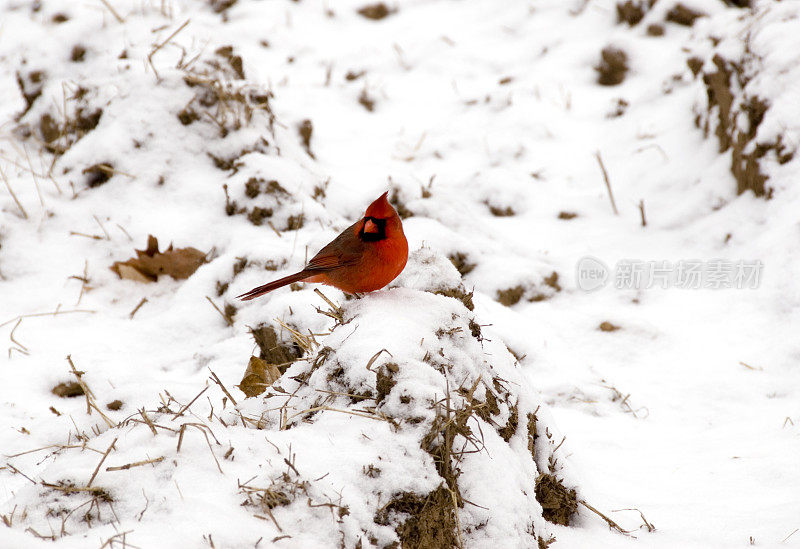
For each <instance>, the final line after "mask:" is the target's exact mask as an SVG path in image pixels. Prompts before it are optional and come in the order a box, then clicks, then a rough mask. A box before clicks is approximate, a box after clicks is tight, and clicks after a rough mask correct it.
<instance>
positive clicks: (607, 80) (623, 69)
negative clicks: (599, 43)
mask: <svg viewBox="0 0 800 549" xmlns="http://www.w3.org/2000/svg"><path fill="white" fill-rule="evenodd" d="M595 70H596V71H597V83H598V84H600V85H601V86H616V85H618V84H621V83H622V82H623V81H624V80H625V75H626V74H627V73H628V54H626V53H625V52H624V51H623V50H621V49H619V48H616V47H614V46H606V47H605V48H603V50H602V51H601V52H600V63H599V64H598V65H597V66H596V67H595Z"/></svg>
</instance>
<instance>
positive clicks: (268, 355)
mask: <svg viewBox="0 0 800 549" xmlns="http://www.w3.org/2000/svg"><path fill="white" fill-rule="evenodd" d="M250 334H251V335H252V336H253V339H254V340H255V342H256V345H258V348H259V351H260V353H259V355H258V356H259V358H261V359H263V360H265V361H267V362H268V363H270V364H276V365H279V366H284V367H288V364H290V363H292V362H294V361H295V360H297V359H298V358H300V356H302V354H303V353H302V351H301V350H300V349H299V347H297V346H296V345H295V346H292V345H284V344H283V343H281V342H280V341H278V334H277V333H276V332H275V328H273V327H272V326H270V325H268V324H259V325H258V326H256V327H255V328H250Z"/></svg>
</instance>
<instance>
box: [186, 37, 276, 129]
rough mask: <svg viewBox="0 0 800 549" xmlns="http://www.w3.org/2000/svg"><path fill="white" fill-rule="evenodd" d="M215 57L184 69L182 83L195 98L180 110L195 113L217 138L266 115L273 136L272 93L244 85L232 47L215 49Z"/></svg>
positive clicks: (237, 58)
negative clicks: (214, 129)
mask: <svg viewBox="0 0 800 549" xmlns="http://www.w3.org/2000/svg"><path fill="white" fill-rule="evenodd" d="M214 54H215V55H214V56H212V57H209V58H207V59H205V60H204V61H203V62H201V63H195V64H194V65H192V66H191V67H190V68H188V69H185V76H184V78H183V81H184V82H185V83H186V85H187V86H189V87H190V88H195V95H194V97H193V98H192V99H191V100H190V101H189V103H188V104H187V105H186V106H185V107H184V109H183V110H194V111H198V112H199V114H200V115H202V116H201V118H202V119H204V120H208V122H210V123H212V124H213V125H214V127H216V128H217V129H218V130H219V134H220V137H226V136H227V135H228V134H229V133H230V132H232V131H237V130H240V129H242V128H243V127H246V126H248V125H250V124H251V123H252V122H253V117H254V116H255V115H256V114H257V113H261V114H264V115H266V117H267V120H266V122H267V124H266V125H267V128H268V129H269V131H270V132H272V131H273V127H274V122H275V115H274V114H273V113H272V108H271V106H270V103H269V102H270V100H271V99H272V92H271V91H269V90H266V89H263V88H259V87H256V86H253V85H251V84H247V83H246V82H244V80H245V73H244V66H243V62H242V57H241V56H240V55H237V54H235V53H234V49H233V46H222V47H220V48H217V50H216V51H215V52H214ZM190 116H192V115H190ZM192 117H193V116H192Z"/></svg>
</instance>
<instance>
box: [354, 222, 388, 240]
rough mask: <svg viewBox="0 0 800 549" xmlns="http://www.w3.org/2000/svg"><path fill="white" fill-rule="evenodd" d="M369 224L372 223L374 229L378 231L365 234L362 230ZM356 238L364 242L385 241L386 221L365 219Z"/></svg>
mask: <svg viewBox="0 0 800 549" xmlns="http://www.w3.org/2000/svg"><path fill="white" fill-rule="evenodd" d="M370 222H372V223H373V224H374V225H375V227H376V228H377V229H378V230H377V231H370V232H366V231H365V230H364V229H365V228H366V227H367V224H368V223H370ZM358 237H359V238H360V239H361V240H363V241H364V242H378V241H380V240H386V219H378V218H376V217H365V218H364V226H363V227H361V230H360V231H359V233H358Z"/></svg>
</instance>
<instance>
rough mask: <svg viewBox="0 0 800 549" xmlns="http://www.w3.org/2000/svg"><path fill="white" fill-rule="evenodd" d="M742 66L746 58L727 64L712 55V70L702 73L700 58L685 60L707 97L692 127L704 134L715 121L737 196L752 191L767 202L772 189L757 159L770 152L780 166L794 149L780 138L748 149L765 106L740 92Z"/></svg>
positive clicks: (746, 79) (743, 77) (743, 83)
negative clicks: (733, 179)
mask: <svg viewBox="0 0 800 549" xmlns="http://www.w3.org/2000/svg"><path fill="white" fill-rule="evenodd" d="M746 63H747V59H742V60H739V61H729V60H727V59H725V58H723V57H722V56H721V55H719V54H716V55H714V57H713V58H712V64H713V67H711V68H708V69H705V70H703V68H704V67H705V65H706V64H705V63H703V61H702V59H700V58H697V57H691V58H689V59H688V60H687V64H688V66H689V68H690V69H691V71H692V73H693V74H694V75H695V76H698V75H702V78H703V83H704V84H705V87H706V92H707V98H708V103H707V112H706V115H705V116H702V115H699V116H698V117H697V118H696V119H695V124H696V125H697V126H698V127H701V128H702V129H703V131H704V133H705V134H706V135H708V133H709V131H710V126H711V119H712V117H713V118H715V128H714V133H715V135H716V136H717V140H718V141H719V151H720V152H721V153H722V152H725V151H727V150H728V149H730V150H731V173H732V174H733V176H734V177H735V178H736V190H737V193H738V194H742V193H744V192H746V191H753V193H754V194H755V195H756V196H764V197H766V198H767V199H769V198H771V197H772V189H771V188H767V186H766V182H767V179H768V176H767V175H766V174H764V173H763V172H762V171H761V166H760V161H761V159H762V158H763V157H765V156H766V155H767V154H768V153H770V152H773V153H774V154H775V157H776V159H777V161H778V162H779V163H780V164H784V163H786V162H788V161H789V160H791V159H792V158H793V157H794V150H792V149H789V148H788V147H787V146H786V144H785V143H784V142H783V139H782V137H781V136H779V137H778V138H777V139H776V140H775V141H773V142H769V143H755V144H754V145H755V146H752V144H753V141H754V140H755V137H756V135H757V133H758V127H759V125H760V124H761V122H762V121H763V119H764V116H765V114H766V113H767V111H768V109H769V103H768V102H767V101H766V100H764V99H763V98H761V97H759V96H757V95H749V94H747V93H746V92H744V91H743V90H744V88H745V87H746V85H747V83H748V82H749V80H750V78H749V76H748V75H747V74H746V73H745V68H744V67H745V66H746ZM715 115H716V116H715Z"/></svg>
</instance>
